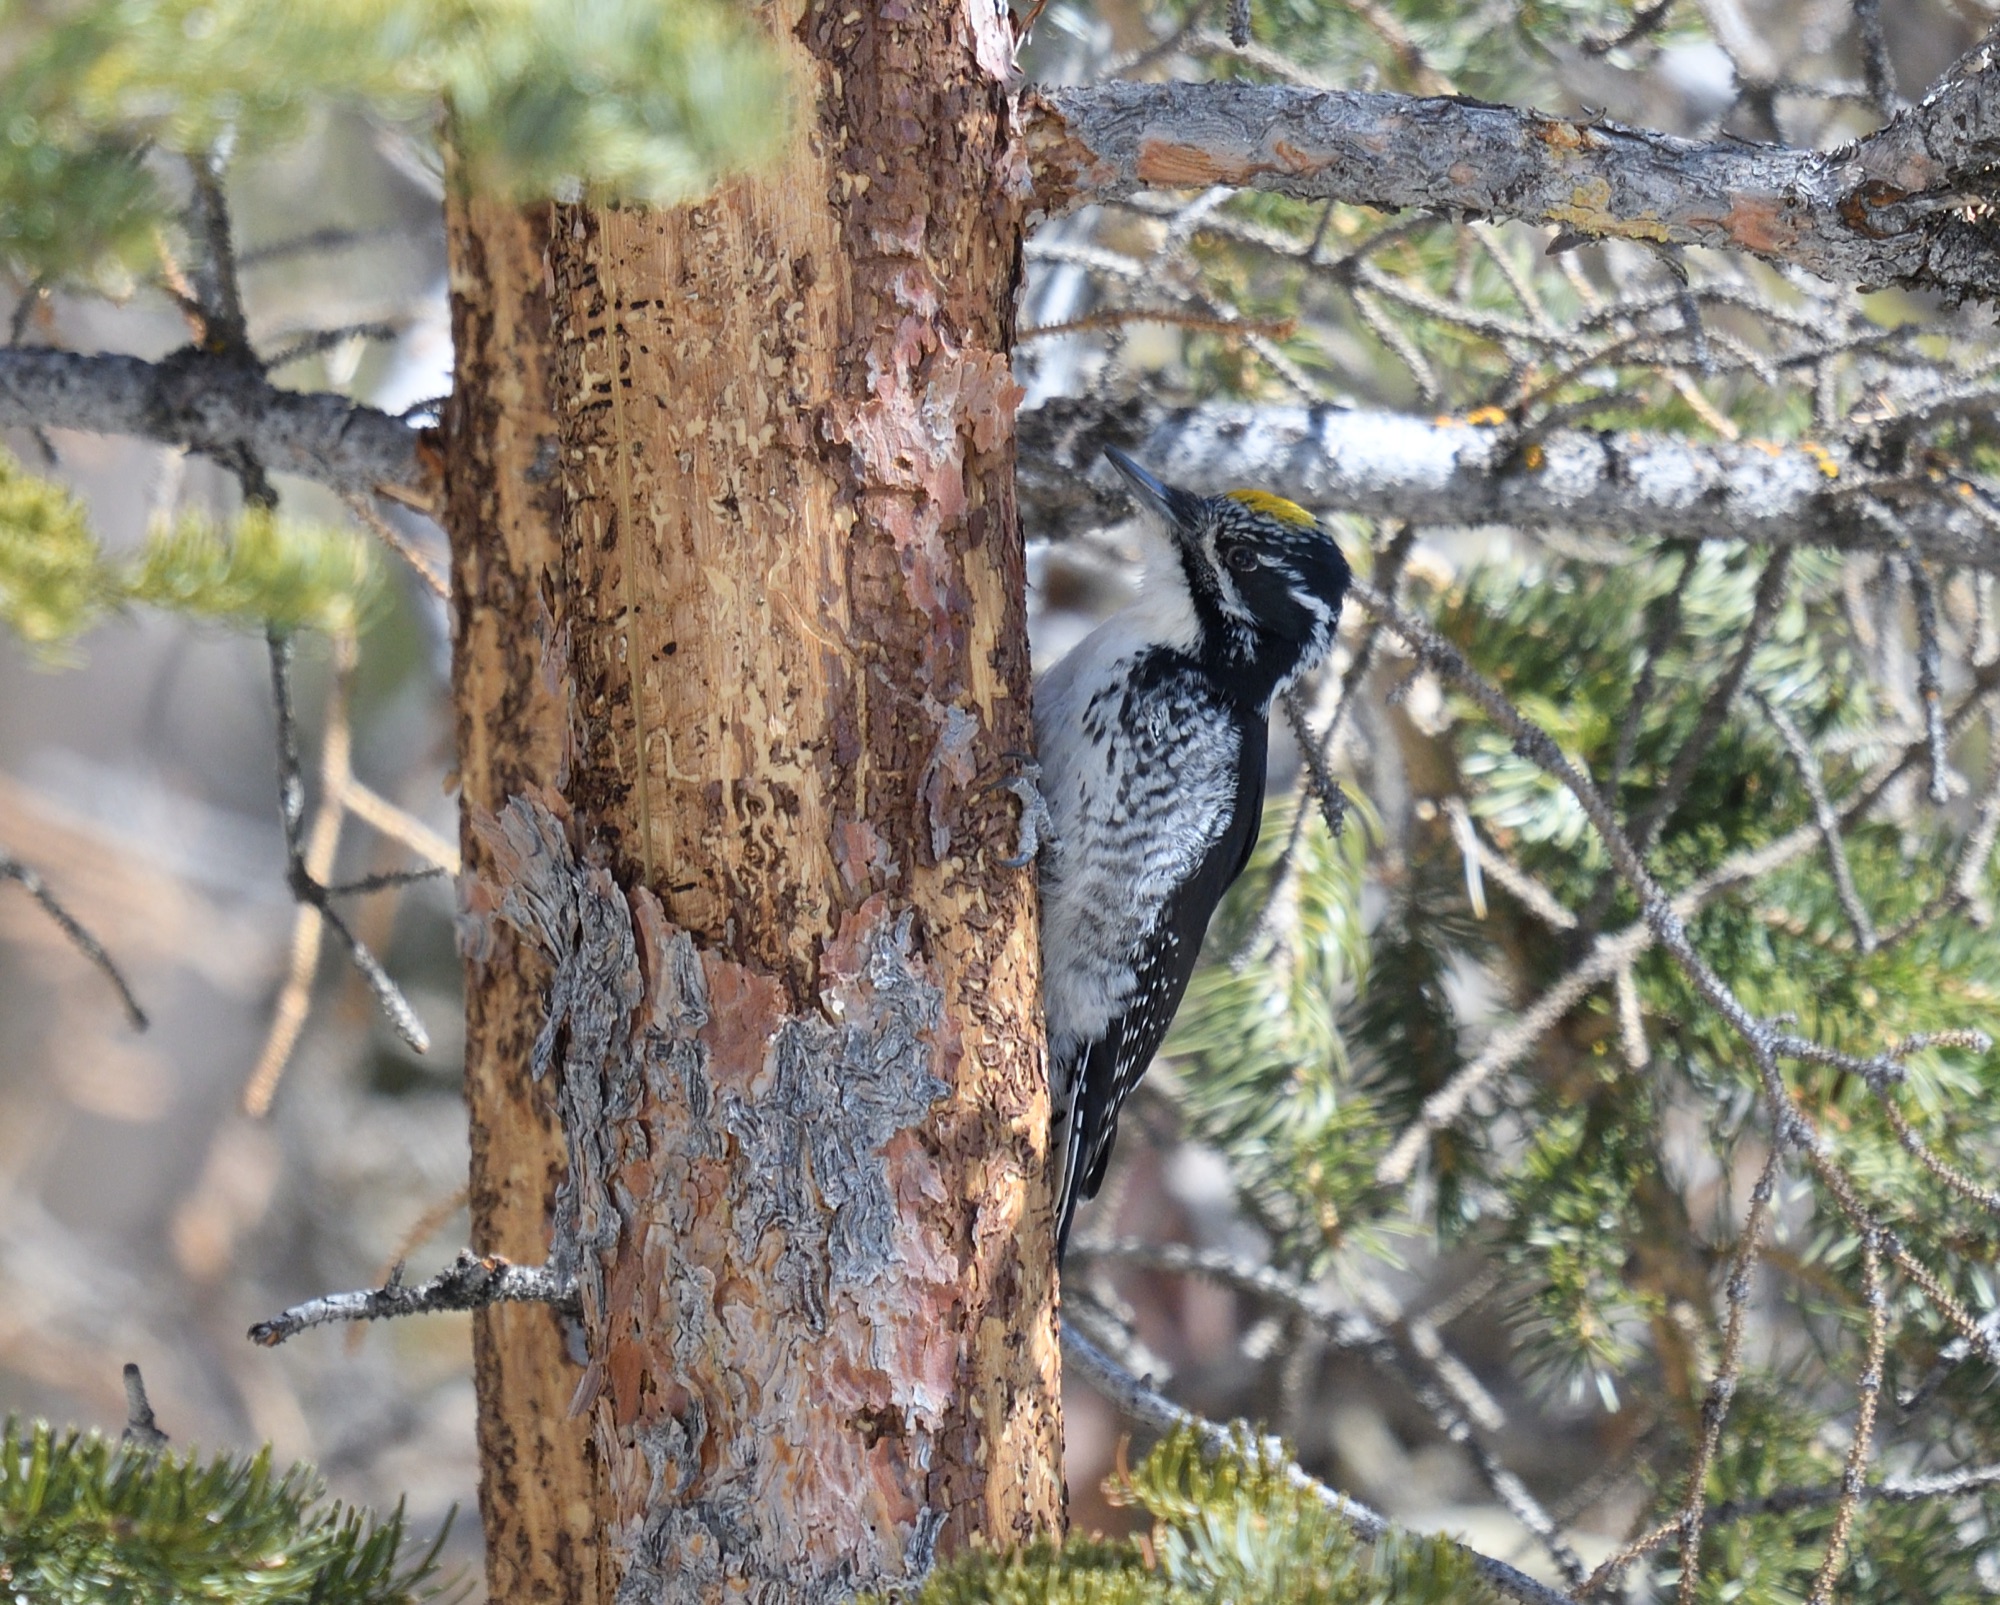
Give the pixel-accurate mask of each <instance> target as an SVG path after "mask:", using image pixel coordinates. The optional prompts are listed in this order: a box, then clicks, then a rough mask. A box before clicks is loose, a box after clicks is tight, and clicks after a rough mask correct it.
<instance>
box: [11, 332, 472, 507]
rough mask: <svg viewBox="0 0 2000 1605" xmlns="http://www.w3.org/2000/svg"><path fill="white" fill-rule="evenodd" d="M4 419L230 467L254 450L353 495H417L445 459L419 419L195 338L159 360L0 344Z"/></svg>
mask: <svg viewBox="0 0 2000 1605" xmlns="http://www.w3.org/2000/svg"><path fill="white" fill-rule="evenodd" d="M0 428H7V429H28V428H40V429H82V430H89V431H91V432H92V433H95V434H106V435H136V436H139V437H140V438H142V439H145V440H157V441H160V442H161V443H162V444H165V445H169V446H185V447H186V448H187V449H188V450H190V451H193V452H196V453H199V454H200V455H202V456H205V457H213V458H215V459H216V460H217V461H219V462H222V463H224V464H226V465H228V466H230V467H232V468H233V467H234V466H235V465H237V464H238V463H240V462H243V461H245V460H246V459H248V460H254V461H256V462H257V463H259V464H261V465H262V466H263V467H264V468H266V469H268V470H270V471H271V472H273V473H279V474H296V475H298V476H299V477H300V478H302V479H311V480H316V481H318V482H319V483H320V484H323V485H330V486H332V487H333V488H334V489H335V490H338V491H342V492H345V493H347V494H350V495H366V494H368V493H370V492H373V491H378V490H380V491H386V492H388V493H389V494H391V495H393V496H394V497H395V499H397V500H398V501H402V502H405V503H408V504H410V505H413V506H419V507H428V506H429V505H430V504H431V503H432V502H433V500H434V499H435V497H436V496H437V493H438V486H439V464H440V459H439V457H438V455H437V453H436V451H435V450H434V449H433V448H432V447H431V446H430V445H429V444H428V443H427V437H426V434H425V432H424V431H423V430H420V429H413V428H411V427H410V426H409V425H408V424H406V423H404V422H403V421H402V420H401V419H399V418H394V417H391V416H390V415H389V414H388V413H386V412H380V411H377V410H376V409H375V408H373V407H364V406H361V405H359V404H358V403H356V402H353V401H350V400H348V399H347V397H345V396H337V395H332V394H328V393H325V392H309V391H299V390H281V389H279V388H278V387H277V386H276V385H274V384H272V383H271V382H270V380H269V379H267V378H266V377H265V376H264V374H263V372H262V371H261V370H260V369H259V368H258V367H257V366H256V364H255V363H252V362H246V361H243V360H240V359H235V360H232V359H230V358H226V357H216V356H210V355H208V354H206V353H204V352H201V351H196V350H192V349H190V350H184V351H177V352H175V353H173V354H172V355H171V356H167V357H163V358H161V359H160V360H159V361H158V362H147V361H145V360H144V359H142V358H139V357H128V356H122V355H115V354H90V355H86V354H84V353H81V352H75V351H50V350H44V349H40V348H31V349H27V350H23V349H19V348H9V349H5V350H0Z"/></svg>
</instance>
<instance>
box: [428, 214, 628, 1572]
mask: <svg viewBox="0 0 2000 1605" xmlns="http://www.w3.org/2000/svg"><path fill="white" fill-rule="evenodd" d="M446 206H447V211H446V227H447V237H448V240H449V247H450V252H451V304H452V341H453V347H454V354H455V358H456V373H455V375H454V384H453V387H452V402H451V407H450V409H449V412H448V414H447V417H446V420H445V423H446V442H447V445H446V450H447V455H448V462H447V470H448V471H447V476H446V477H447V486H448V499H447V508H446V513H447V517H446V522H447V525H448V527H449V530H450V534H451V549H452V594H453V604H454V630H453V637H452V689H453V696H454V699H455V701H456V704H457V711H458V755H459V757H458V763H459V784H460V788H461V791H460V795H461V798H462V810H463V819H464V822H465V825H464V828H463V829H462V830H461V837H462V847H463V850H464V855H465V865H466V874H467V877H468V882H469V883H476V882H479V881H485V880H489V879H490V878H491V876H492V873H493V863H492V856H491V854H490V852H489V851H488V849H487V847H486V844H485V842H484V841H483V840H482V839H481V837H480V835H479V833H478V831H476V830H475V829H473V828H472V823H473V822H474V821H477V820H480V819H488V818H492V817H493V816H495V815H496V814H497V813H498V812H499V811H500V810H501V809H502V808H504V807H505V806H506V804H507V802H508V800H509V799H510V798H513V797H517V796H521V795H524V794H527V793H530V792H532V791H534V790H535V789H536V788H553V787H556V786H558V785H559V784H560V783H561V780H562V779H563V777H564V774H565V765H566V757H565V753H566V744H567V739H568V721H569V709H568V705H567V702H566V700H565V698H564V697H563V695H562V691H561V686H560V675H561V672H562V648H561V644H560V627H559V626H558V624H557V621H556V619H555V617H554V615H553V613H552V612H551V604H552V602H554V601H555V599H556V597H557V588H556V586H555V584H554V580H555V578H556V576H557V575H558V574H559V573H560V569H561V565H560V562H559V560H558V555H557V554H558V552H559V548H560V534H559V527H560V526H559V517H558V515H559V512H560V508H561V496H560V493H559V491H558V489H557V487H556V485H555V473H554V455H555V435H554V420H553V416H552V414H551V412H550V409H549V383H548V377H549V372H550V369H551V368H552V367H553V363H554V346H553V345H552V344H551V342H550V339H549V303H548V295H547V291H546V289H545V280H544V274H545V271H546V269H545V266H544V260H543V259H544V252H545V248H546V245H547V238H548V215H549V209H548V208H547V207H546V206H542V207H536V208H533V209H531V210H530V211H527V212H523V211H521V210H519V209H518V208H515V207H513V206H510V205H505V204H500V203H496V202H493V201H489V200H484V199H480V198H476V197H468V196H466V195H465V194H463V193H462V191H461V190H460V188H459V187H458V185H457V184H456V183H455V182H454V184H453V185H452V186H451V193H450V195H449V197H448V199H447V203H446ZM476 935H477V936H478V938H479V941H478V945H477V946H474V947H471V948H470V949H469V951H468V952H467V954H466V959H467V976H466V982H467V984H466V1041H465V1089H466V1100H467V1102H468V1103H469V1105H470V1106H471V1113H472V1188H471V1204H472V1241H473V1243H474V1244H475V1245H476V1246H477V1247H478V1248H479V1249H480V1251H481V1252H483V1253H499V1254H504V1255H506V1256H507V1257H508V1258H510V1259H514V1260H517V1261H521V1262H524V1263H534V1262H536V1261H539V1260H541V1259H542V1258H544V1256H546V1254H547V1253H548V1249H549V1219H550V1212H551V1210H552V1208H553V1207H554V1203H555V1198H556V1192H557V1188H558V1186H559V1185H560V1183H561V1182H562V1179H563V1175H564V1170H565V1167H566V1159H565V1154H564V1149H563V1139H562V1132H561V1129H560V1127H559V1126H558V1125H557V1122H556V1117H555V1108H554V1105H553V1103H552V1101H551V1100H550V1098H549V1097H548V1096H547V1092H546V1089H539V1090H538V1089H537V1088H536V1087H535V1086H534V1084H533V1083H532V1082H531V1081H530V1080H529V1077H528V1075H527V1069H526V1067H527V1063H528V1058H529V1053H530V1050H531V1049H532V1046H533V1044H534V1041H535V1036H536V1033H537V1032H538V1031H539V1030H540V1029H541V1022H542V1019H543V1017H544V1016H545V1014H546V1013H547V1001H546V1000H547V996H548V985H549V966H548V963H547V961H546V960H545V959H544V958H543V956H542V954H541V953H540V952H538V951H537V950H536V949H535V947H534V946H533V945H532V944H530V943H526V942H522V941H520V940H518V939H517V938H516V937H515V936H514V934H513V933H512V932H510V931H508V930H507V929H506V928H505V927H504V926H503V927H495V926H493V925H491V924H490V923H489V924H483V925H481V926H480V927H478V928H477V930H476ZM566 1349H567V1345H566V1344H565V1341H564V1334H563V1332H562V1330H561V1323H560V1322H559V1320H558V1318H557V1316H556V1315H555V1313H554V1312H553V1311H551V1310H548V1309H543V1308H538V1307H535V1306H532V1305H523V1304H503V1305H500V1306H498V1307H496V1308H494V1309H490V1310H486V1311H484V1312H482V1313H481V1314H479V1315H477V1316H475V1317H474V1318H473V1364H474V1370H475V1373H476V1376H477V1381H478V1388H479V1454H480V1465H481V1477H480V1488H479V1505H480V1515H481V1518H482V1520H483V1522H484V1525H485V1532H486V1566H487V1591H488V1593H489V1595H490V1596H491V1597H492V1598H493V1599H494V1600H496V1601H498V1600H505V1601H509V1602H515V1601H519V1602H522V1605H527V1602H531V1601H533V1602H542V1601H551V1602H552V1601H564V1602H582V1601H589V1600H594V1599H596V1598H597V1597H598V1595H597V1592H596V1584H597V1555H596V1540H595V1533H596V1528H597V1517H596V1510H595V1492H594V1482H593V1467H592V1465H591V1462H590V1459H589V1448H588V1445H589V1429H588V1426H587V1424H586V1423H584V1422H582V1421H580V1420H578V1419H576V1418H574V1417H573V1416H572V1415H571V1413H570V1409H569V1404H570V1398H571V1396H572V1395H573V1394H574V1392H575V1391H576V1383H577V1377H578V1374H579V1373H578V1369H577V1367H576V1365H575V1364H574V1363H573V1362H572V1361H571V1360H570V1358H569V1356H568V1354H567V1352H566Z"/></svg>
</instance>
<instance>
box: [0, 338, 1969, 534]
mask: <svg viewBox="0 0 2000 1605" xmlns="http://www.w3.org/2000/svg"><path fill="white" fill-rule="evenodd" d="M3 355H4V354H3V353H0V356H3ZM1106 446H1120V447H1123V448H1124V449H1126V450H1129V451H1132V452H1134V453H1135V454H1137V455H1138V456H1140V457H1142V458H1146V459H1148V460H1149V461H1152V462H1160V463H1172V464H1173V465H1174V474H1175V478H1176V483H1179V484H1183V485H1186V486H1187V487H1188V488H1189V489H1191V490H1199V491H1205V492H1214V491H1221V490H1225V489H1228V488H1230V487H1232V486H1235V485H1256V486H1259V487H1260V488H1262V489H1265V490H1270V491H1274V492H1276V493H1277V494H1279V495H1282V496H1288V497H1290V498H1291V499H1292V500H1293V501H1296V502H1299V503H1301V504H1303V505H1305V506H1307V507H1318V508H1325V509H1330V510H1333V511H1338V512H1347V513H1357V514H1360V515H1362V516H1364V517H1370V518H1394V519H1407V520H1409V521H1411V522H1413V523H1417V524H1425V525H1432V526H1436V525H1447V526H1452V527H1464V526H1467V525H1478V524H1511V525H1516V526H1519V527H1522V528H1528V529H1533V528H1540V527H1547V526H1550V525H1554V526H1558V527H1566V528H1570V529H1583V530H1602V531H1606V532H1609V533H1612V534H1616V535H1620V536H1628V537H1629V536H1648V537H1652V538H1654V539H1659V540H1696V541H1701V540H1728V541H1744V542H1749V543H1752V544H1756V545H1766V546H1807V545H1810V546H1825V547H1835V548H1840V549H1843V550H1867V551H1890V550H1894V549H1895V546H1896V535H1895V533H1892V531H1890V530H1889V529H1887V528H1885V527H1884V526H1883V524H1882V522H1881V521H1880V519H1879V518H1876V517H1871V516H1869V514H1868V513H1867V511H1866V507H1867V505H1868V497H1866V496H1864V495H1863V494H1861V492H1862V491H1863V489H1864V487H1867V488H1870V489H1871V490H1872V491H1873V494H1874V495H1875V496H1876V497H1878V498H1886V497H1888V496H1890V495H1891V494H1895V495H1896V499H1897V501H1898V507H1897V518H1896V524H1895V529H1896V531H1899V532H1900V533H1901V535H1903V536H1906V537H1907V538H1908V539H1909V542H1910V544H1911V546H1912V547H1914V548H1915V549H1916V550H1917V551H1918V552H1920V553H1922V554H1923V555H1924V556H1926V557H1929V558H1932V559H1934V560H1936V561H1939V562H1942V563H1948V564H1952V565H1957V566H1963V567H1969V568H1981V569H2000V528H1996V527H1995V525H1994V524H1993V523H1990V522H1988V521H1987V520H1986V519H1984V518H1982V517H1980V515H1979V513H1978V512H1977V511H1976V510H1975V509H1974V507H1973V505H1972V503H1973V502H1974V501H1975V500H1978V499H1980V498H1983V497H1984V495H1985V494H1986V492H1985V490H1984V488H1983V487H1981V486H1979V485H1977V484H1974V483H1973V482H1972V481H1971V480H1970V479H1967V478H1957V479H1954V478H1952V477H1949V476H1947V477H1946V478H1945V479H1944V480H1943V481H1942V482H1940V483H1939V484H1937V485H1936V486H1935V487H1934V488H1933V487H1929V486H1926V487H1925V488H1924V489H1922V490H1912V489H1910V488H1909V487H1907V486H1906V485H1903V484H1902V483H1901V482H1899V485H1898V490H1897V491H1896V492H1895V493H1892V492H1890V491H1889V490H1887V489H1886V488H1879V487H1881V483H1882V482H1881V481H1880V480H1879V479H1878V478H1877V477H1876V476H1875V475H1874V474H1873V473H1871V471H1870V470H1869V469H1868V468H1867V467H1866V466H1864V465H1863V464H1862V463H1861V462H1859V461H1858V460H1857V458H1856V456H1855V455H1854V454H1853V453H1851V452H1850V451H1848V450H1846V449H1845V448H1843V447H1837V446H1821V445H1818V444H1809V445H1800V446H1790V447H1783V448H1780V447H1777V446H1774V445H1771V444H1769V443H1760V442H1755V441H1745V442H1742V443H1740V444H1732V443H1724V442H1717V443H1711V444H1700V443H1696V442H1691V441H1686V440H1680V439H1675V438H1672V437H1669V436H1665V435H1649V434H1640V433H1637V432H1632V431H1620V432H1617V433H1612V432H1609V431H1606V432H1596V431H1585V430H1563V431H1560V432H1557V433H1552V434H1548V435H1544V436H1541V437H1539V438H1537V439H1536V440H1534V441H1533V442H1532V446H1533V450H1532V451H1529V450H1526V449H1524V447H1523V443H1522V442H1521V441H1520V439H1519V438H1518V437H1517V436H1516V435H1514V434H1513V433H1512V432H1510V431H1508V430H1505V429H1498V428H1485V427H1476V426H1471V425H1466V424H1459V423H1448V422H1434V421H1428V420H1425V419H1422V418H1413V417H1410V416H1408V415H1406V414H1403V413H1387V412H1350V411H1345V410H1343V409H1340V408H1335V407H1324V408H1319V407H1293V406H1283V407H1280V406H1252V405H1248V404H1244V403H1240V402H1210V403H1207V404H1204V405H1202V406H1198V407H1162V406H1158V405H1156V404H1153V403H1149V402H1146V401H1144V400H1136V399H1135V400H1133V401H1129V402H1124V403H1109V402H1105V401H1098V400H1083V401H1049V402H1045V403H1043V404H1042V405H1041V406H1039V407H1035V408H1032V409H1030V410H1029V411H1027V412H1024V413H1022V414H1021V419H1020V452H1021V457H1020V461H1021V467H1020V478H1019V486H1020V500H1021V512H1022V516H1023V517H1024V518H1025V520H1026V521H1027V525H1028V530H1029V533H1030V534H1034V535H1046V536H1051V537H1067V536H1070V535H1073V534H1080V533H1082V532H1084V531H1086V530H1091V529H1097V528H1101V527H1103V526H1104V525H1105V524H1107V523H1112V522H1115V521H1116V520H1118V519H1119V518H1121V517H1124V516H1125V515H1126V513H1127V511H1128V509H1129V508H1130V505H1131V503H1130V500H1129V498H1128V497H1127V496H1126V494H1125V492H1124V490H1123V489H1122V488H1121V487H1120V486H1119V485H1118V484H1116V483H1114V480H1115V477H1116V476H1114V475H1112V474H1111V473H1110V472H1109V471H1108V470H1101V469H1100V468H1099V466H1098V459H1099V458H1100V457H1101V456H1102V455H1103V449H1104V447H1106Z"/></svg>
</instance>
